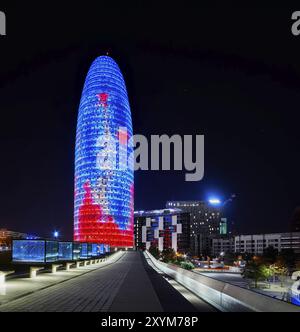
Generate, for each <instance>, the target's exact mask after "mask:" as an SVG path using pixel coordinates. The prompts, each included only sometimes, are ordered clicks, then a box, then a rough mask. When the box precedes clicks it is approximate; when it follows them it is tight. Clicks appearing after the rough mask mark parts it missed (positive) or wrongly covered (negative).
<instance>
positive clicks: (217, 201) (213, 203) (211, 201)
mask: <svg viewBox="0 0 300 332" xmlns="http://www.w3.org/2000/svg"><path fill="white" fill-rule="evenodd" d="M208 201H209V203H210V204H212V205H218V204H221V201H220V200H219V199H218V198H210V199H209V200H208Z"/></svg>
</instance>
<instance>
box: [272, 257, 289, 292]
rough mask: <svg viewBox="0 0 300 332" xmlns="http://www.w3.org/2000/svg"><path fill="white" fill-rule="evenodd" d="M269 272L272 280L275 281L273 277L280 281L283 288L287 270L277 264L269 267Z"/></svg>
mask: <svg viewBox="0 0 300 332" xmlns="http://www.w3.org/2000/svg"><path fill="white" fill-rule="evenodd" d="M269 270H270V271H271V273H272V275H273V278H274V279H275V277H276V276H277V277H278V279H279V280H280V283H281V286H283V277H285V276H286V275H287V274H288V269H287V268H286V267H285V266H284V265H281V264H280V263H279V262H277V263H275V264H272V265H270V266H269ZM274 279H273V280H274Z"/></svg>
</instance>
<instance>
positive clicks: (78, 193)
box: [74, 56, 134, 248]
mask: <svg viewBox="0 0 300 332" xmlns="http://www.w3.org/2000/svg"><path fill="white" fill-rule="evenodd" d="M131 137H132V122H131V112H130V107H129V102H128V96H127V91H126V86H125V82H124V79H123V76H122V73H121V71H120V69H119V67H118V65H117V64H116V62H115V61H114V60H113V59H112V58H110V57H108V56H100V57H98V58H97V59H96V60H95V61H94V62H93V64H92V65H91V67H90V69H89V72H88V74H87V77H86V80H85V84H84V88H83V92H82V96H81V101H80V106H79V113H78V121H77V133H76V148H75V195H74V197H75V198H74V199H75V201H74V241H79V242H89V243H91V242H100V243H104V244H108V245H110V246H111V247H115V248H116V247H126V248H128V247H133V213H134V210H133V191H134V184H133V167H132V165H131V164H130V158H129V157H130V155H132V151H133V147H132V146H130V144H128V142H129V140H130V138H131Z"/></svg>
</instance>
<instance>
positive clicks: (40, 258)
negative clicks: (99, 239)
mask: <svg viewBox="0 0 300 332" xmlns="http://www.w3.org/2000/svg"><path fill="white" fill-rule="evenodd" d="M109 252H110V248H109V246H108V245H105V244H103V243H102V244H101V243H78V242H64V241H53V240H13V241H12V261H13V262H14V263H53V262H57V261H70V260H79V259H88V258H91V257H100V256H102V255H103V254H107V253H109Z"/></svg>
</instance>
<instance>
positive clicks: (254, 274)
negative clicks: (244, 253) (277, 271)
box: [243, 259, 271, 288]
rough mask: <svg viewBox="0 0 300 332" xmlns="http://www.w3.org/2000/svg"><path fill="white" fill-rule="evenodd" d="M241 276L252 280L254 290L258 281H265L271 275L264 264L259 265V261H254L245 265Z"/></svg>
mask: <svg viewBox="0 0 300 332" xmlns="http://www.w3.org/2000/svg"><path fill="white" fill-rule="evenodd" d="M243 276H244V277H245V278H249V279H252V280H254V283H255V288H257V283H258V281H259V280H264V279H267V278H268V277H270V276H271V273H270V270H269V269H268V268H267V266H266V265H265V264H261V262H260V260H255V259H254V260H252V261H250V262H248V263H247V265H246V267H245V270H244V272H243Z"/></svg>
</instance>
